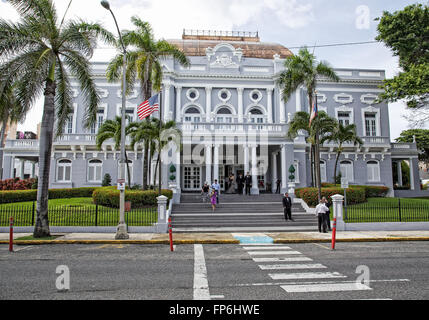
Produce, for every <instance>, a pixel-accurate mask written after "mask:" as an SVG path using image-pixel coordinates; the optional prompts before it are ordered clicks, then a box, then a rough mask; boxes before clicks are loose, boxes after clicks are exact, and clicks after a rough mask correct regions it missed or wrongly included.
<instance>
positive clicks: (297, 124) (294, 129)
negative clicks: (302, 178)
mask: <svg viewBox="0 0 429 320" xmlns="http://www.w3.org/2000/svg"><path fill="white" fill-rule="evenodd" d="M309 123H310V114H308V113H307V112H305V111H299V112H297V113H295V115H294V117H293V119H292V121H291V122H290V124H289V129H288V132H287V137H288V138H289V139H295V138H296V137H297V135H298V133H299V131H304V132H305V133H306V135H307V138H306V140H307V142H308V143H309V144H310V163H311V181H312V184H313V185H314V173H313V172H314V167H315V164H314V150H315V145H316V128H319V134H320V135H321V136H322V140H321V141H322V142H323V141H325V137H326V136H328V135H329V134H330V133H331V132H333V131H334V129H335V128H336V124H337V120H336V119H334V118H331V117H329V116H328V114H327V113H326V112H324V111H321V112H320V113H319V116H318V117H317V118H315V119H314V120H313V121H312V122H311V126H309V125H308V124H309Z"/></svg>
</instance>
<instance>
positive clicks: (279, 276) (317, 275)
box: [268, 272, 347, 280]
mask: <svg viewBox="0 0 429 320" xmlns="http://www.w3.org/2000/svg"><path fill="white" fill-rule="evenodd" d="M268 275H269V276H270V277H271V278H272V279H273V280H286V279H324V278H347V277H346V276H343V275H342V274H340V273H339V272H303V273H269V274H268Z"/></svg>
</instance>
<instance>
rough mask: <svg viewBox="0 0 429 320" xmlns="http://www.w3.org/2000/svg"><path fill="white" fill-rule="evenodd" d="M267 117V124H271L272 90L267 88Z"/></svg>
mask: <svg viewBox="0 0 429 320" xmlns="http://www.w3.org/2000/svg"><path fill="white" fill-rule="evenodd" d="M267 112H268V114H267V117H268V123H273V89H272V88H267Z"/></svg>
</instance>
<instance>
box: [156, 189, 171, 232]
mask: <svg viewBox="0 0 429 320" xmlns="http://www.w3.org/2000/svg"><path fill="white" fill-rule="evenodd" d="M156 200H157V201H158V223H157V229H158V231H159V232H167V227H168V226H167V201H168V198H167V197H166V196H162V195H161V196H159V197H157V198H156Z"/></svg>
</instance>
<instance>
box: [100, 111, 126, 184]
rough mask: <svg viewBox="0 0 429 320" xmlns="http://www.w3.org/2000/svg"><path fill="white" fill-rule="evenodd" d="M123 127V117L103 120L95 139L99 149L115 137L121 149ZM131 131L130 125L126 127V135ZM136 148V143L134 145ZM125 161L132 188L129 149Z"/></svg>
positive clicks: (117, 148) (116, 146)
mask: <svg viewBox="0 0 429 320" xmlns="http://www.w3.org/2000/svg"><path fill="white" fill-rule="evenodd" d="M121 127H122V118H121V117H120V116H116V118H115V120H106V121H104V122H103V124H102V125H101V127H100V128H98V131H97V136H96V139H95V144H96V146H97V149H98V150H101V146H102V145H103V143H104V142H105V141H106V140H108V139H113V141H114V142H115V147H114V148H115V150H119V149H120V146H121ZM130 133H131V127H130V125H128V126H127V127H126V128H125V136H127V135H129V134H130ZM133 148H134V145H133ZM125 163H126V164H127V174H128V187H130V188H131V177H130V167H129V164H128V156H127V150H125Z"/></svg>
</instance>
